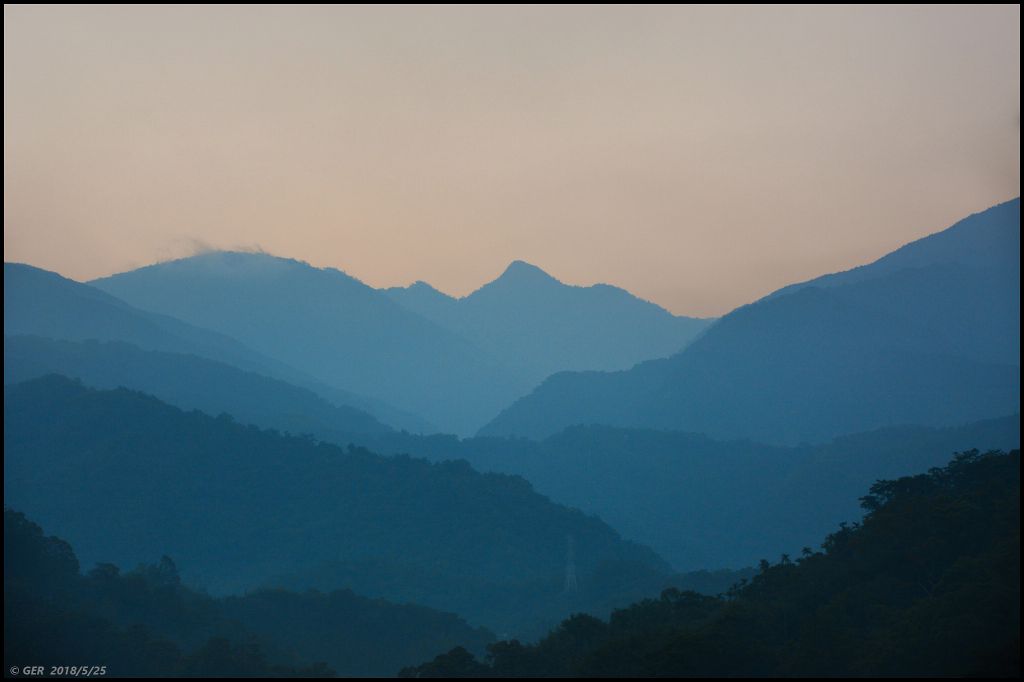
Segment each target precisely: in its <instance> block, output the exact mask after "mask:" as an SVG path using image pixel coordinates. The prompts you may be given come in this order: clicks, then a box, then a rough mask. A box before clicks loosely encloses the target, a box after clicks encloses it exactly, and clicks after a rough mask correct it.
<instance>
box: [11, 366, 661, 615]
mask: <svg viewBox="0 0 1024 682" xmlns="http://www.w3.org/2000/svg"><path fill="white" fill-rule="evenodd" d="M4 395H5V400H4V452H5V456H4V496H5V497H4V499H5V503H6V504H8V505H10V506H11V507H13V508H16V509H19V510H22V511H24V512H25V513H26V514H28V515H29V516H30V517H31V518H33V519H35V520H37V521H39V522H40V523H42V524H44V525H45V526H46V527H47V528H48V529H49V530H51V531H53V532H55V533H56V534H58V535H60V536H61V537H64V538H67V539H68V540H69V541H71V542H73V543H74V545H75V547H76V548H77V550H78V551H79V553H80V556H82V558H83V559H84V560H85V562H86V563H92V562H94V561H109V562H112V563H115V564H118V565H123V566H133V565H135V564H137V563H139V562H143V561H147V560H151V559H152V557H154V556H159V555H160V554H163V553H166V554H168V555H170V556H173V557H174V558H175V559H176V560H177V561H178V562H179V565H180V567H181V569H182V575H183V576H184V577H185V578H186V579H187V580H188V581H189V582H191V583H193V584H197V585H199V586H202V587H205V588H207V589H209V590H211V591H213V592H226V591H241V590H245V589H248V588H252V587H254V586H257V585H265V584H273V582H274V581H273V580H272V578H273V577H274V576H292V578H293V580H294V577H295V576H299V577H301V576H311V575H317V576H318V577H320V578H322V577H323V576H324V575H327V576H334V577H335V578H336V580H335V582H334V584H333V585H329V586H327V585H325V587H329V588H330V589H335V588H340V587H351V588H352V589H354V590H356V591H357V592H359V593H361V594H367V595H368V596H383V597H387V598H391V599H394V600H398V601H413V602H416V603H421V604H424V605H427V606H432V607H436V608H441V609H444V610H448V611H454V612H456V613H459V614H461V615H464V616H465V617H467V618H468V619H470V620H471V622H474V623H476V624H482V625H487V626H490V627H493V628H495V629H496V630H497V631H499V632H518V631H521V630H522V629H523V628H525V627H528V626H534V625H536V624H537V623H542V622H545V621H548V620H550V619H551V618H557V617H559V616H561V615H563V614H564V613H565V612H567V610H568V609H569V608H571V607H573V605H574V604H576V605H580V604H581V603H582V602H586V601H588V600H589V601H593V602H595V603H596V602H601V603H603V602H604V601H605V600H607V599H608V598H609V596H610V595H612V594H613V593H614V592H615V591H616V590H619V589H621V588H622V586H623V585H624V584H625V583H626V581H627V580H628V579H629V576H628V575H627V574H628V573H629V572H630V571H633V572H634V573H639V574H642V575H649V574H650V573H651V572H654V573H659V574H667V572H668V566H667V564H666V563H665V562H664V561H663V560H662V559H660V558H659V557H658V556H657V555H656V554H654V553H653V552H652V551H650V550H649V549H646V548H643V547H641V546H638V545H634V544H632V543H630V542H626V541H623V540H622V539H620V537H619V536H618V535H617V534H616V533H615V532H614V531H613V530H612V529H611V528H609V527H608V526H607V525H605V524H604V522H602V521H600V520H598V519H597V518H595V517H590V516H586V515H584V514H583V513H581V512H578V511H575V510H570V509H566V508H564V507H561V506H558V505H556V504H555V503H553V502H551V501H550V500H548V499H547V498H545V497H542V496H540V495H538V494H537V493H535V492H534V491H533V490H532V489H531V488H530V486H529V484H528V483H527V482H526V481H524V480H523V479H521V478H517V477H511V476H505V475H498V474H487V475H483V474H479V473H477V472H476V471H474V470H473V469H471V468H470V467H469V466H468V465H467V464H466V463H464V462H450V463H441V464H430V463H429V462H427V461H424V460H415V459H410V458H408V457H382V456H378V455H375V454H372V453H370V452H368V451H366V450H361V449H354V448H353V449H349V450H347V451H346V450H344V449H342V448H339V447H337V446H333V445H328V444H325V443H317V442H315V441H313V440H311V439H306V438H296V437H286V436H282V435H279V434H277V433H274V432H268V431H262V430H259V429H257V428H255V427H251V426H242V425H240V424H237V423H235V422H234V421H232V420H231V419H230V418H229V417H227V416H222V417H220V418H214V417H210V416H207V415H205V414H202V413H200V412H190V413H185V412H182V411H181V410H178V409H176V408H174V407H171V406H168V405H166V404H164V403H162V402H160V401H158V400H157V399H155V398H152V397H150V396H146V395H143V394H140V393H135V392H131V391H128V390H125V389H119V390H114V391H96V390H92V389H88V388H85V387H83V386H81V385H80V384H77V383H75V382H72V381H70V380H68V379H65V378H62V377H56V376H51V377H46V378H43V379H37V380H34V381H31V382H27V383H23V384H18V385H16V386H8V387H5V393H4ZM570 543H571V544H572V546H573V547H574V551H573V554H574V558H573V564H574V568H575V570H576V571H578V575H579V576H580V577H579V583H580V585H581V586H590V587H587V588H586V589H589V590H591V591H589V592H587V591H585V589H584V587H581V588H580V590H579V594H576V595H573V599H575V600H576V601H574V602H573V603H567V601H566V600H565V599H563V598H562V595H563V591H564V589H565V587H566V571H567V545H569V544H570ZM609 566H612V567H613V569H609ZM368 568H373V570H367V569H368ZM595 574H600V575H602V576H605V578H604V579H602V580H600V581H599V580H591V578H590V576H592V575H595ZM608 576H611V577H608ZM343 581H344V582H343ZM292 584H294V583H292ZM321 584H322V583H321ZM296 586H302V585H301V584H299V585H296ZM570 592H571V590H570ZM584 605H585V604H584Z"/></svg>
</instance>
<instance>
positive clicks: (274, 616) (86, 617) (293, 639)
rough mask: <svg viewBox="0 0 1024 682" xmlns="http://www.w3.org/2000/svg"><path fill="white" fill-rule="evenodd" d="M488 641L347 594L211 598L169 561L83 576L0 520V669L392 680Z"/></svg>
mask: <svg viewBox="0 0 1024 682" xmlns="http://www.w3.org/2000/svg"><path fill="white" fill-rule="evenodd" d="M492 638H493V636H492V635H491V634H490V633H488V632H486V631H485V630H481V629H474V628H471V627H469V626H468V625H467V624H466V623H465V622H464V621H463V620H462V619H460V618H458V617H457V616H455V615H452V614H447V613H441V612H438V611H434V610H432V609H428V608H424V607H421V606H409V605H396V604H391V603H388V602H386V601H383V600H380V599H367V598H365V597H360V596H357V595H355V594H353V593H352V592H350V591H347V590H341V591H336V592H332V593H321V592H315V591H309V592H305V593H301V594H300V593H295V592H287V591H284V590H257V591H253V592H250V593H248V594H246V595H244V596H238V597H228V598H222V599H215V598H213V597H210V596H208V595H206V594H202V593H199V592H196V591H194V590H191V589H189V588H188V587H185V586H184V585H182V583H181V580H180V578H179V576H178V572H177V568H176V566H175V564H174V562H173V561H172V560H171V559H170V558H168V557H166V556H164V557H163V558H162V559H161V560H160V561H159V562H157V563H156V564H145V565H140V566H139V567H138V568H136V569H134V570H132V571H129V572H125V573H122V572H121V571H120V570H119V569H118V567H116V566H114V565H112V564H99V565H97V566H96V567H95V568H93V569H91V570H89V571H88V572H86V573H85V574H84V575H82V574H81V573H80V572H79V562H78V559H77V557H76V556H75V554H74V552H73V551H72V549H71V546H70V545H68V543H66V542H64V541H63V540H60V539H58V538H56V537H46V536H45V535H44V534H43V531H42V529H41V528H40V527H39V526H38V525H36V524H35V523H33V522H32V521H30V520H28V519H27V518H26V517H25V516H24V515H23V514H22V513H20V512H15V511H12V510H10V509H7V510H5V512H4V662H5V666H6V667H7V669H10V666H11V665H18V666H25V665H29V664H32V665H39V664H42V663H46V664H47V665H58V666H61V665H82V664H84V663H90V664H102V665H105V666H106V674H107V675H111V676H118V677H124V676H173V675H186V676H234V677H237V676H257V677H264V676H289V677H293V676H301V677H308V676H326V675H329V674H331V673H332V672H336V673H338V674H340V675H374V676H380V675H393V674H394V673H395V671H396V670H397V669H398V668H399V667H400V666H401V662H403V661H404V662H406V663H407V664H408V663H413V662H415V661H417V660H420V659H422V658H423V657H424V656H427V655H429V654H430V652H431V651H436V650H437V648H438V647H443V646H445V644H444V643H445V642H447V643H448V644H447V645H448V646H454V645H455V644H459V645H463V646H468V647H470V648H471V649H473V650H479V649H481V648H482V647H483V645H484V644H486V643H487V642H489V641H491V640H492Z"/></svg>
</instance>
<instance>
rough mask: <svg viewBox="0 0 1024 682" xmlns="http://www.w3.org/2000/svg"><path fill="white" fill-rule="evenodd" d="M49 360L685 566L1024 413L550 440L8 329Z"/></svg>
mask: <svg viewBox="0 0 1024 682" xmlns="http://www.w3.org/2000/svg"><path fill="white" fill-rule="evenodd" d="M50 373H59V374H64V375H66V376H71V377H76V378H79V379H81V380H82V381H83V382H84V383H85V384H86V385H89V386H93V387H98V388H116V387H118V386H124V387H127V388H131V389H135V390H139V391H143V392H145V393H150V394H152V395H154V396H155V397H157V398H159V399H160V400H162V401H164V402H167V403H170V404H172V405H175V406H177V407H181V408H183V409H198V410H202V411H203V412H206V413H207V414H210V415H212V416H217V415H219V414H221V413H228V414H230V415H232V416H233V417H234V418H236V419H238V420H239V421H242V422H246V423H253V424H256V425H259V426H263V427H267V428H274V429H278V430H281V431H289V432H291V433H296V434H311V435H313V436H314V437H316V438H317V439H320V440H324V441H329V442H333V443H336V444H339V445H347V444H350V443H352V444H357V445H363V446H366V447H368V448H369V449H370V450H372V451H374V452H379V453H382V454H411V455H413V456H417V457H424V458H427V459H429V460H432V461H443V460H450V459H464V460H466V461H467V462H469V463H470V465H471V466H473V467H474V468H475V469H477V470H478V471H484V472H498V473H507V474H514V475H519V476H522V477H523V478H525V479H526V480H528V481H529V482H530V483H531V484H532V485H533V487H534V488H535V489H536V490H537V491H538V492H539V493H541V494H543V495H546V496H548V497H550V498H551V499H553V500H555V501H557V502H559V503H561V504H567V505H569V506H572V507H576V508H578V509H581V510H583V511H584V512H586V513H592V514H596V515H598V516H600V517H601V518H602V519H603V520H605V521H606V522H608V523H609V525H611V526H612V527H613V528H615V529H616V530H618V531H619V532H620V533H622V534H623V535H624V536H625V537H627V538H630V539H632V540H636V541H639V542H642V543H643V544H645V545H648V546H650V547H651V548H653V549H654V550H655V551H656V552H658V553H659V554H660V555H661V556H663V557H665V558H666V559H667V560H668V561H669V562H671V563H672V565H673V566H674V567H675V568H676V569H677V570H686V571H693V570H699V569H704V568H720V567H733V568H740V567H743V566H750V565H754V564H756V563H757V561H758V560H759V559H761V558H763V557H766V556H772V555H773V554H775V553H777V552H778V551H797V550H799V549H800V548H801V547H803V546H804V545H806V544H808V543H810V542H812V541H814V540H815V539H816V538H819V537H821V536H822V535H823V534H824V533H826V532H827V531H828V530H829V529H830V528H832V527H833V526H834V525H835V524H836V523H838V522H839V521H842V520H845V519H850V518H854V517H855V515H856V513H857V502H856V500H857V495H858V493H859V492H860V491H861V490H863V489H864V488H865V487H866V486H868V485H870V484H871V483H872V482H873V481H874V480H876V479H878V478H890V477H894V476H900V475H904V474H907V473H910V472H913V471H919V470H921V469H924V468H927V467H929V466H935V465H937V464H940V463H941V462H942V461H943V460H944V458H945V457H948V455H949V454H950V453H952V452H955V451H958V450H964V449H967V448H970V447H975V446H977V447H980V448H982V449H1012V448H1015V447H1019V445H1020V418H1019V416H1017V415H1014V416H1008V417H1004V418H1000V419H993V420H986V421H983V422H978V423H973V424H970V425H967V426H963V427H952V428H943V429H935V428H926V427H910V426H907V427H891V428H887V429H881V430H878V431H875V432H869V433H862V434H857V435H851V436H845V437H842V438H838V439H836V440H835V441H832V442H829V443H825V444H820V445H813V446H810V445H808V446H794V447H784V446H771V445H764V444H760V443H756V442H752V441H719V440H714V439H711V438H707V437H705V436H701V435H697V434H688V433H681V432H674V431H656V430H644V429H617V428H613V427H604V426H587V427H583V426H577V427H570V428H568V429H565V430H564V431H562V432H560V433H558V434H555V435H554V436H551V437H549V438H546V439H544V440H543V441H529V440H523V439H515V438H470V439H458V438H456V437H454V436H442V435H433V436H417V435H411V434H403V433H398V432H395V431H393V430H391V429H388V428H386V427H384V426H382V425H381V424H380V423H379V422H377V421H375V420H373V419H372V418H371V417H369V416H368V415H366V414H365V413H362V412H359V411H357V410H352V409H350V408H343V407H335V406H333V405H330V404H329V403H327V402H326V401H324V400H323V399H321V398H319V397H318V396H316V395H315V394H313V393H311V392H309V391H306V390H304V389H299V388H296V387H294V386H291V385H289V384H286V383H284V382H281V381H277V380H273V379H268V378H266V377H263V376H260V375H257V374H254V373H249V372H243V371H241V370H238V369H235V368H233V367H230V366H227V365H223V364H221V363H217V362H214V361H210V360H205V359H202V358H198V357H195V356H189V355H180V354H174V353H162V352H158V351H143V350H140V349H138V348H134V347H132V346H129V345H127V344H122V343H117V342H79V343H76V342H69V341H52V340H48V339H40V338H35V337H11V338H7V339H5V346H4V381H5V383H7V384H13V383H18V382H20V381H24V380H26V379H31V378H34V377H38V376H44V375H46V374H50ZM811 482H814V484H813V485H811ZM638 500H643V503H642V504H639V503H638V502H637V501H638ZM353 570H354V568H353V567H348V568H347V569H344V570H341V571H340V574H345V573H350V572H352V571H353ZM367 570H371V571H373V572H375V573H376V574H377V575H378V576H381V575H383V574H384V573H385V572H386V569H385V568H384V567H380V566H377V567H370V566H368V567H367ZM285 579H286V580H287V581H288V584H290V585H294V586H295V587H302V586H304V585H305V584H317V585H320V586H322V587H323V588H324V589H331V588H332V587H333V586H335V584H336V582H337V581H338V579H339V574H332V572H330V571H324V570H323V567H321V568H320V569H319V570H317V571H315V572H314V573H313V574H306V575H305V576H304V579H299V578H298V577H297V576H294V575H293V576H282V580H285ZM353 579H358V578H357V577H356V576H349V577H344V579H343V582H346V583H347V582H351V581H352V580H353Z"/></svg>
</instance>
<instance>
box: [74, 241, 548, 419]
mask: <svg viewBox="0 0 1024 682" xmlns="http://www.w3.org/2000/svg"><path fill="white" fill-rule="evenodd" d="M92 284H93V285H94V286H96V287H97V288H99V289H101V290H103V291H106V292H108V293H110V294H113V295H115V296H117V297H119V298H121V299H123V300H125V301H127V302H129V303H130V304H132V305H135V306H138V307H140V308H143V309H145V310H150V311H154V312H159V313H162V314H167V315H173V316H175V317H177V318H179V319H183V320H186V321H188V322H190V323H192V324H196V325H199V326H203V327H206V328H209V329H215V330H217V331H219V332H221V333H224V334H228V335H230V336H232V337H234V338H237V339H239V340H241V341H242V342H244V343H246V344H247V345H249V346H250V347H252V348H254V349H256V350H257V351H259V352H261V353H264V354H266V355H268V356H270V357H274V358H277V359H280V360H282V361H284V362H287V363H288V364H290V365H292V366H294V367H296V368H298V369H300V370H302V371H304V372H307V373H309V374H311V375H314V376H316V377H318V378H319V379H321V380H322V381H324V382H326V383H330V384H333V385H337V386H344V387H345V388H347V389H350V390H353V391H355V392H357V393H362V394H365V395H370V396H374V397H376V398H378V399H381V400H385V401H387V402H389V403H391V404H393V405H396V406H398V407H400V408H402V409H405V410H408V411H411V412H413V413H415V414H420V415H423V416H424V417H425V418H426V419H428V420H429V421H431V422H432V423H434V424H436V425H437V427H438V428H441V429H442V430H445V431H454V432H456V433H466V432H469V431H472V430H475V429H476V428H477V427H479V425H480V424H482V423H483V422H484V421H485V420H486V419H487V418H489V417H490V416H492V415H493V414H495V413H496V412H497V411H498V410H499V409H500V408H501V407H502V406H503V405H505V404H507V403H508V402H509V401H510V400H512V399H513V398H514V397H515V396H517V395H521V394H522V393H523V392H525V391H526V390H528V389H529V388H530V384H529V383H528V382H526V381H525V380H524V379H522V378H521V377H518V376H516V375H515V373H513V372H512V371H510V370H509V369H508V368H507V367H505V366H504V365H503V364H502V363H501V362H500V361H499V360H498V359H496V358H493V357H491V356H489V355H488V354H487V353H486V352H484V351H482V350H480V349H479V348H478V347H476V346H475V345H474V344H472V343H471V342H469V341H467V340H466V339H464V338H462V337H460V336H458V335H456V334H454V333H452V332H450V331H448V330H446V329H444V328H442V327H441V326H439V325H437V324H435V323H433V322H431V321H429V320H427V319H425V318H423V317H420V316H419V315H416V314H413V313H411V312H409V311H408V310H406V309H405V308H403V307H401V306H399V305H398V304H396V303H395V302H394V301H392V300H391V299H390V298H388V297H387V296H386V295H385V294H383V293H381V292H379V291H377V290H375V289H372V288H370V287H368V286H366V285H365V284H363V283H362V282H360V281H358V280H356V279H354V278H352V277H349V276H348V275H346V274H345V273H343V272H341V271H338V270H333V269H317V268H313V267H311V266H309V265H307V264H305V263H300V262H298V261H294V260H288V259H284V258H276V257H272V256H268V255H264V254H251V253H230V252H216V253H206V254H202V255H198V256H193V257H191V258H185V259H181V260H177V261H172V262H168V263H160V264H157V265H152V266H149V267H145V268H141V269H139V270H134V271H131V272H126V273H122V274H119V275H114V276H112V277H107V278H104V279H101V280H96V281H94V282H92Z"/></svg>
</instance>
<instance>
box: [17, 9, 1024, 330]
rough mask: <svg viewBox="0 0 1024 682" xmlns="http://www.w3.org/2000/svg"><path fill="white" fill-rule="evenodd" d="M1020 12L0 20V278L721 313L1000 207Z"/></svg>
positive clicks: (1014, 123) (1016, 102) (1016, 183)
mask: <svg viewBox="0 0 1024 682" xmlns="http://www.w3.org/2000/svg"><path fill="white" fill-rule="evenodd" d="M1019 107H1020V8H1019V5H1012V6H995V7H948V6H939V7H931V8H929V7H842V8H835V7H831V8H808V7H776V8H764V7H753V8H752V7H734V8H709V7H660V6H657V7H602V6H594V7H542V6H527V7H497V8H495V7H469V8H467V7H445V6H442V7H359V6H355V7H295V6H292V7H255V6H254V7H156V8H153V7H79V6H75V7H31V6H13V7H11V6H5V7H4V258H5V260H16V261H22V262H28V263H31V264H33V265H37V266H40V267H44V268H47V269H51V270H56V271H58V272H61V273H62V274H64V275H67V276H70V277H73V278H75V279H79V280H84V279H90V278H93V277H97V276H101V275H106V274H110V273H112V272H117V271H122V270H126V269H130V268H134V267H138V266H140V265H144V264H147V263H150V262H153V261H156V260H161V259H166V258H170V257H177V256H182V255H187V254H188V253H190V252H192V251H193V250H195V249H196V248H199V247H203V246H211V247H217V248H238V247H245V248H257V247H258V248H261V249H263V250H266V251H268V252H271V253H274V254H278V255H282V256H288V257H293V258H299V259H302V260H306V261H309V262H310V263H312V264H314V265H318V266H334V267H339V268H341V269H343V270H345V271H346V272H348V273H350V274H352V275H354V276H356V277H358V278H360V279H362V280H363V281H365V282H366V283H368V284H371V285H373V286H391V285H399V284H408V283H410V282H412V281H414V280H417V279H423V280H427V281H429V282H431V283H432V284H434V285H435V286H437V287H438V288H440V289H442V290H444V291H447V292H449V293H452V294H455V295H463V294H466V293H468V292H470V291H472V290H473V289H475V288H476V287H478V286H479V285H480V284H482V283H484V282H486V281H488V280H490V279H493V278H494V277H495V276H497V275H498V274H499V273H500V272H501V271H502V270H503V269H504V267H505V266H506V265H507V263H508V262H509V261H511V260H514V259H522V260H527V261H529V262H532V263H534V264H536V265H539V266H540V267H542V268H544V269H545V270H547V271H548V272H550V273H551V274H553V275H555V276H556V277H558V278H559V279H561V280H563V281H565V282H569V283H573V284H590V283H593V282H599V281H600V282H609V283H612V284H617V285H619V286H623V287H625V288H627V289H629V290H630V291H632V292H634V293H636V294H637V295H640V296H643V297H644V298H647V299H650V300H653V301H655V302H657V303H659V304H661V305H663V306H665V307H667V308H668V309H670V310H672V311H673V312H676V313H681V314H691V315H718V314H722V313H725V312H727V311H728V310H730V309H731V308H733V307H735V306H736V305H739V304H742V303H746V302H749V301H751V300H753V299H755V298H757V297H759V296H761V295H763V294H765V293H767V292H769V291H771V290H772V289H775V288H777V287H780V286H782V285H785V284H787V283H790V282H794V281H798V280H802V279H807V278H809V277H813V276H816V275H818V274H822V273H825V272H830V271H835V270H841V269H846V268H849V267H851V266H854V265H857V264H860V263H863V262H865V261H869V260H872V259H874V258H877V257H878V256H881V255H882V254H884V253H886V252H887V251H890V250H891V249H893V248H895V247H897V246H899V245H901V244H903V243H905V242H907V241H910V240H912V239H915V238H917V237H920V236H923V235H925V234H929V233H931V232H934V231H937V230H939V229H941V228H943V227H946V226H948V225H950V224H952V223H953V222H954V221H955V220H957V219H959V218H961V217H963V216H965V215H967V214H969V213H972V212H976V211H979V210H982V209H984V208H986V207H988V206H990V205H993V204H996V203H999V202H1001V201H1005V200H1007V199H1010V198H1012V197H1014V196H1017V195H1018V194H1019V193H1020V156H1019V150H1020V127H1019V111H1020V108H1019Z"/></svg>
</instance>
